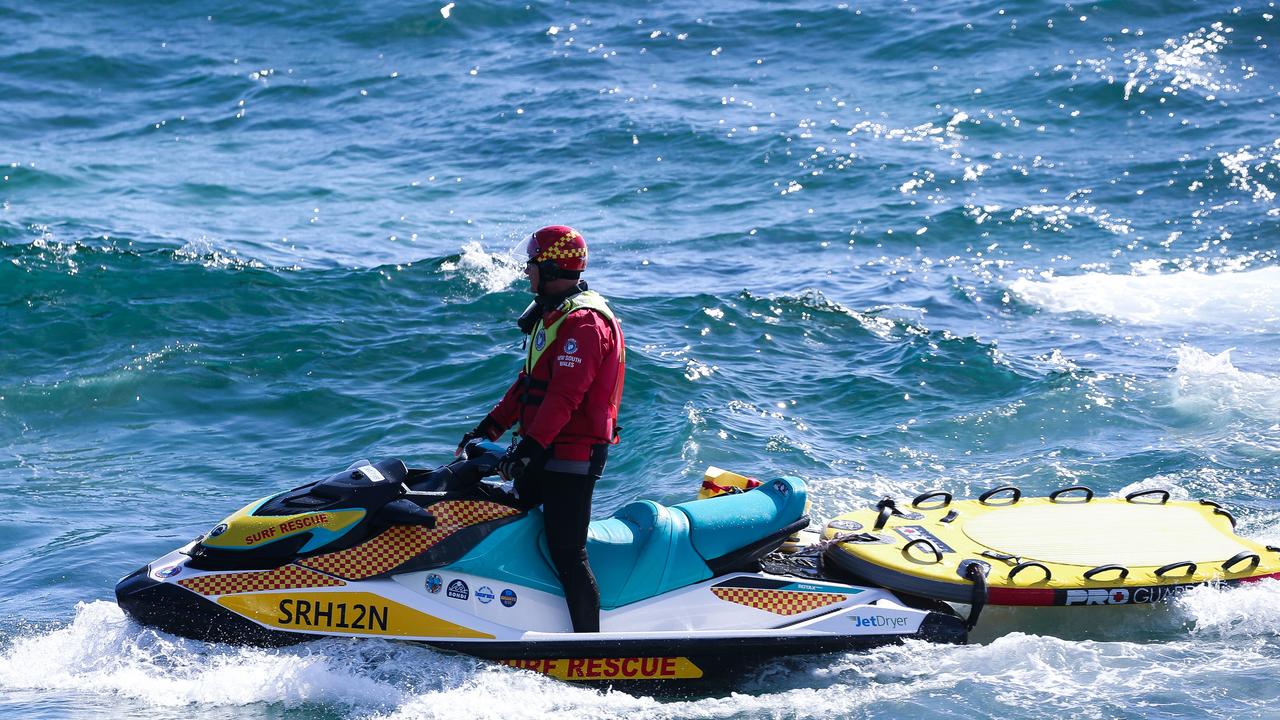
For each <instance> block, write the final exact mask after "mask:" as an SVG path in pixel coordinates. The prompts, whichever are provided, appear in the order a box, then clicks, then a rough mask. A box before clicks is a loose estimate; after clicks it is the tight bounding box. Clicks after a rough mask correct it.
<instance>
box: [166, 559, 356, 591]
mask: <svg viewBox="0 0 1280 720" xmlns="http://www.w3.org/2000/svg"><path fill="white" fill-rule="evenodd" d="M178 584H179V585H181V586H182V587H184V588H186V589H188V590H194V591H195V592H198V593H200V594H201V595H233V594H235V593H247V592H257V591H259V590H293V589H295V588H311V587H337V586H340V585H346V583H344V582H342V581H341V580H339V579H337V578H331V577H329V576H328V575H321V574H320V573H318V572H313V571H311V570H308V569H306V568H301V567H298V566H297V565H285V566H283V567H278V568H276V569H275V570H264V571H259V572H238V573H224V574H222V575H202V576H200V577H193V578H184V579H182V580H179V581H178Z"/></svg>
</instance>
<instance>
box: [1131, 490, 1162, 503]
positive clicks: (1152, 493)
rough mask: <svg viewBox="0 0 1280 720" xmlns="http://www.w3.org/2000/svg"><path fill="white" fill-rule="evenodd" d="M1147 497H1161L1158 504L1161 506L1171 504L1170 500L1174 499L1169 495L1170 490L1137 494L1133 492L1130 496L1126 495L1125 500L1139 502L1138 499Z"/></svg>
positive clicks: (1146, 491)
mask: <svg viewBox="0 0 1280 720" xmlns="http://www.w3.org/2000/svg"><path fill="white" fill-rule="evenodd" d="M1146 495H1159V496H1160V502H1159V503H1158V504H1160V505H1164V504H1165V503H1167V502H1169V498H1170V497H1172V496H1171V495H1170V494H1169V491H1168V490H1159V489H1157V490H1139V491H1137V492H1131V493H1129V494H1128V495H1125V496H1124V499H1125V501H1126V502H1133V501H1134V500H1137V499H1138V498H1140V497H1143V496H1146Z"/></svg>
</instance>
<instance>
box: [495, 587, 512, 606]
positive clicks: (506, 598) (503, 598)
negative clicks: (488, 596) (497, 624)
mask: <svg viewBox="0 0 1280 720" xmlns="http://www.w3.org/2000/svg"><path fill="white" fill-rule="evenodd" d="M498 600H499V601H500V602H501V603H502V605H503V607H511V606H512V605H515V604H516V591H515V590H512V589H511V588H507V589H506V590H503V591H502V594H501V595H499V596H498Z"/></svg>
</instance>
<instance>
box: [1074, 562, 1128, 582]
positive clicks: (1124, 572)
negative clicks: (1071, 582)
mask: <svg viewBox="0 0 1280 720" xmlns="http://www.w3.org/2000/svg"><path fill="white" fill-rule="evenodd" d="M1104 572H1118V573H1120V575H1119V577H1117V578H1116V579H1117V580H1123V579H1125V578H1127V577H1129V568H1127V567H1125V566H1123V565H1099V566H1098V567H1096V568H1094V569H1092V570H1085V571H1084V579H1085V580H1092V579H1093V578H1094V576H1096V575H1101V574H1102V573H1104Z"/></svg>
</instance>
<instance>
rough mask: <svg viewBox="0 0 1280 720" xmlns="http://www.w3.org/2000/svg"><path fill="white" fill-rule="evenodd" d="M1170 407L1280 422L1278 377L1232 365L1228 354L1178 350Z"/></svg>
mask: <svg viewBox="0 0 1280 720" xmlns="http://www.w3.org/2000/svg"><path fill="white" fill-rule="evenodd" d="M1173 407H1174V408H1175V409H1177V410H1178V411H1179V412H1183V413H1186V414H1188V415H1195V416H1198V417H1204V418H1239V417H1245V418H1250V419H1254V420H1261V421H1264V422H1280V377H1277V376H1273V375H1264V374H1262V373H1255V372H1246V371H1244V370H1240V369H1239V368H1237V367H1236V366H1234V365H1232V364H1231V351H1230V350H1224V351H1222V352H1220V353H1218V354H1217V355H1211V354H1209V353H1207V352H1205V351H1203V350H1201V349H1199V348H1195V347H1190V346H1183V347H1180V348H1178V368H1177V369H1176V370H1175V371H1174V374H1173Z"/></svg>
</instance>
